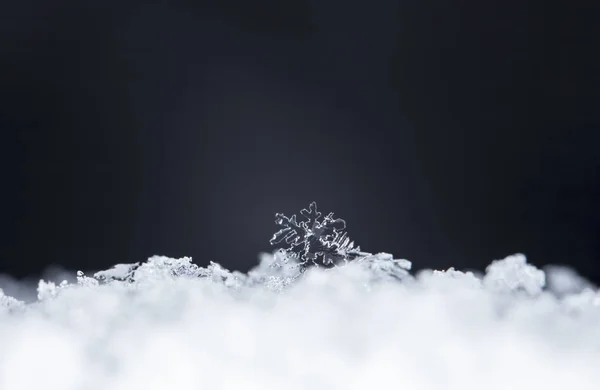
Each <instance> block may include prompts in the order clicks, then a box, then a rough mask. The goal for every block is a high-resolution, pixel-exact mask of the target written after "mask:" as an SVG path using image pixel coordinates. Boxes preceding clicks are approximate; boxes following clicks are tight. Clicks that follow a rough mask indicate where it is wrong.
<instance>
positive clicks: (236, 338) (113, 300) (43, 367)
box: [0, 253, 600, 390]
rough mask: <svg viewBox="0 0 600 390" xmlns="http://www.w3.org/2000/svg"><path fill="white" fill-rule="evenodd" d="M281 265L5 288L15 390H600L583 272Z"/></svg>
mask: <svg viewBox="0 0 600 390" xmlns="http://www.w3.org/2000/svg"><path fill="white" fill-rule="evenodd" d="M278 256H279V257H278ZM281 256H283V255H282V254H281V253H277V254H275V255H270V254H263V255H262V256H261V263H260V264H259V265H258V266H257V267H256V268H255V269H254V270H252V271H251V272H249V273H248V274H241V273H235V272H234V273H231V272H229V271H227V270H225V269H223V268H222V267H220V266H219V265H218V264H215V263H211V264H210V265H209V266H208V267H206V268H203V267H198V266H196V265H194V264H193V263H191V260H190V259H188V258H183V259H169V258H166V257H154V258H151V259H150V260H149V261H148V262H146V263H142V264H141V265H140V267H139V268H137V270H135V276H134V277H133V278H131V280H127V281H119V280H116V279H115V278H121V279H123V278H125V276H126V275H128V274H129V275H131V271H132V269H133V267H129V265H118V266H116V267H115V268H114V269H113V270H112V271H111V270H109V271H104V272H102V273H99V274H97V275H96V277H95V278H94V277H87V276H85V275H82V274H79V276H78V277H77V283H74V284H71V283H62V284H61V283H58V284H56V283H52V282H44V281H41V282H40V284H39V287H38V300H37V301H35V302H32V303H24V302H20V301H18V300H16V299H14V298H10V297H8V296H6V295H4V294H3V293H2V292H1V290H0V389H2V390H21V389H23V390H35V389H45V390H51V389H60V390H71V389H73V390H96V389H98V390H100V389H103V390H104V389H111V390H112V389H114V390H136V389H140V390H151V389H169V390H170V389H177V390H187V389H211V390H212V389H277V390H288V389H290V390H291V389H328V390H333V389H344V390H350V389H381V388H395V389H403V390H404V389H410V390H412V389H415V390H418V389H424V390H425V389H427V390H429V389H436V390H438V389H443V390H452V389H461V390H465V389H502V390H518V389H528V390H534V389H561V390H562V389H565V388H566V389H573V390H575V389H594V390H597V389H600V293H599V292H598V290H597V289H596V288H595V287H593V286H591V285H590V284H589V283H587V282H585V280H583V279H582V278H581V277H579V276H578V275H576V274H575V273H573V272H572V271H570V270H569V271H566V270H564V269H561V268H555V269H553V270H552V271H551V274H552V277H551V278H549V277H548V275H546V274H545V273H544V272H543V271H541V270H539V269H537V268H535V267H534V266H532V265H530V264H527V263H526V260H525V257H524V256H522V255H515V256H510V257H508V258H506V259H504V260H501V261H496V262H493V263H492V264H491V265H490V266H489V267H488V269H487V270H486V274H485V275H483V277H479V276H477V275H474V274H472V273H463V272H460V271H457V270H454V269H450V270H447V271H422V272H419V273H418V274H416V275H415V276H410V275H409V274H408V271H407V270H408V269H410V263H409V262H407V261H405V260H401V261H397V262H396V263H395V264H396V265H395V266H392V265H391V263H389V262H390V261H392V260H391V256H390V255H387V254H381V255H373V257H372V258H370V259H369V261H365V262H351V263H349V264H348V265H346V266H342V267H338V268H334V269H331V270H324V269H318V268H310V269H309V270H308V271H307V272H306V273H305V274H303V275H298V274H297V273H295V272H296V271H295V268H294V267H293V266H291V265H290V264H289V263H287V262H286V261H285V259H283V258H282V257H281ZM396 266H397V267H398V268H395V267H396ZM549 275H550V274H549ZM546 279H548V281H549V282H550V281H552V283H549V284H548V286H545V283H546ZM55 282H59V281H55Z"/></svg>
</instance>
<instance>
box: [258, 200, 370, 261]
mask: <svg viewBox="0 0 600 390" xmlns="http://www.w3.org/2000/svg"><path fill="white" fill-rule="evenodd" d="M300 214H301V215H302V216H303V217H304V218H305V219H306V220H305V221H302V222H298V221H297V220H296V215H295V214H294V215H292V216H291V217H290V218H288V217H286V216H285V215H283V214H281V213H277V214H275V223H276V224H277V225H279V226H281V227H282V228H281V229H280V230H279V231H278V232H277V233H275V234H274V235H273V237H272V238H271V240H270V243H271V245H276V244H280V243H282V242H285V243H286V244H288V245H289V247H288V248H286V249H285V251H286V252H287V253H288V254H290V255H292V256H294V257H297V258H298V259H299V262H300V264H302V265H308V264H310V263H312V264H315V265H319V264H321V265H324V266H333V265H336V264H339V263H341V262H347V261H349V260H354V259H356V258H358V257H364V256H368V255H370V253H366V252H361V250H360V247H359V246H356V247H355V246H354V242H353V241H352V240H350V238H349V237H348V235H347V233H346V232H345V231H344V230H345V229H346V221H344V220H343V219H341V218H335V217H334V214H333V213H329V214H327V215H326V216H325V218H323V220H322V221H321V220H319V218H320V217H321V213H320V212H319V211H317V203H316V202H312V203H311V204H310V206H309V208H308V209H302V210H301V211H300Z"/></svg>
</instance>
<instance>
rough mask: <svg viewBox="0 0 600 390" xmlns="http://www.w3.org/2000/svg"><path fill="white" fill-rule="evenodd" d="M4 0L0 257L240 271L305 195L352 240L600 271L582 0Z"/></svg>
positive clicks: (599, 125) (1, 265)
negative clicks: (162, 262) (153, 259)
mask: <svg viewBox="0 0 600 390" xmlns="http://www.w3.org/2000/svg"><path fill="white" fill-rule="evenodd" d="M562 3H563V5H562V6H560V7H556V6H551V5H550V4H549V3H548V2H545V3H543V2H540V3H539V4H537V3H535V4H534V3H533V2H531V3H528V2H526V1H518V2H517V1H515V2H510V1H485V2H482V1H474V0H473V1H457V0H453V1H449V0H427V1H401V2H399V1H398V2H394V1H369V2H352V1H332V0H309V1H306V0H297V1H280V2H278V1H274V0H256V1H241V0H238V1H233V0H229V1H214V2H196V3H194V2H191V1H188V2H183V1H179V2H177V1H170V2H167V1H156V2H151V3H150V2H147V3H137V2H134V1H110V0H108V1H81V0H78V1H64V0H62V1H61V0H56V1H51V2H49V1H41V0H21V1H18V2H11V3H10V4H3V5H2V7H1V8H2V9H1V10H0V25H1V29H2V33H1V34H0V103H1V104H0V130H1V138H0V159H1V160H0V174H1V180H2V181H1V183H2V184H1V193H2V196H1V199H0V200H1V203H0V210H1V213H2V214H1V215H0V218H1V219H0V224H1V229H2V231H1V234H0V240H1V241H0V273H8V274H12V275H14V276H16V277H24V276H36V275H40V274H41V273H42V272H43V271H44V270H45V269H46V268H47V267H49V266H51V265H53V264H55V265H61V266H62V267H65V268H67V269H82V270H97V269H103V268H107V267H110V266H111V265H112V264H115V263H121V262H135V261H140V260H144V259H146V258H147V257H149V256H150V255H153V254H163V255H168V256H173V257H179V256H186V255H187V256H192V257H193V259H194V261H195V262H196V263H198V264H201V265H204V264H206V263H207V262H208V261H209V260H212V261H216V262H219V263H221V264H223V265H224V266H226V267H228V268H232V269H240V270H245V269H247V268H248V267H250V266H252V265H254V264H255V263H256V261H257V254H258V253H259V252H260V251H268V250H271V248H270V247H269V244H268V240H269V238H270V237H271V235H272V234H273V233H274V232H275V230H276V227H275V225H274V223H273V220H274V213H275V212H283V213H285V214H288V215H289V214H292V213H298V212H299V211H300V209H301V208H303V207H306V206H308V203H309V202H310V201H312V200H315V201H317V203H318V204H319V207H320V210H321V211H323V212H329V211H334V212H335V213H336V214H337V215H338V216H340V217H342V218H344V219H345V220H346V222H347V225H348V232H349V234H350V235H351V237H352V238H353V239H354V240H355V241H357V243H359V244H360V245H361V247H362V249H363V250H367V251H371V252H379V251H385V252H390V253H393V254H394V255H395V256H396V257H400V258H408V259H410V260H412V261H413V263H414V266H415V267H416V268H422V267H427V268H430V267H435V268H448V267H450V266H455V267H458V268H478V269H482V268H483V267H485V265H487V264H488V263H489V262H490V261H491V260H493V259H496V258H502V257H504V256H506V255H509V254H512V253H515V252H522V253H525V254H526V255H527V256H528V258H529V261H530V262H532V263H534V264H536V265H538V266H542V265H544V264H547V263H558V264H568V265H571V266H573V267H576V268H577V270H578V271H579V272H581V273H582V274H584V275H585V276H587V277H589V278H591V279H592V280H595V281H596V282H598V281H600V241H599V235H600V203H599V200H600V198H599V196H600V171H599V168H600V154H599V152H598V151H599V150H600V135H599V134H598V133H599V132H600V121H599V114H598V107H599V106H598V102H599V101H598V94H599V93H598V92H599V80H600V76H599V75H600V73H599V70H600V69H599V66H598V64H599V61H598V58H597V57H598V54H597V53H598V50H599V49H600V46H599V45H598V44H597V43H598V42H597V39H596V38H595V37H596V36H600V34H598V31H597V30H598V29H597V27H596V25H597V23H596V20H597V19H596V15H594V14H593V13H592V12H591V11H592V7H591V6H592V5H593V2H590V3H589V5H590V6H589V7H586V5H585V4H584V3H577V2H568V4H567V2H562Z"/></svg>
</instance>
